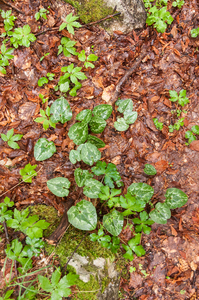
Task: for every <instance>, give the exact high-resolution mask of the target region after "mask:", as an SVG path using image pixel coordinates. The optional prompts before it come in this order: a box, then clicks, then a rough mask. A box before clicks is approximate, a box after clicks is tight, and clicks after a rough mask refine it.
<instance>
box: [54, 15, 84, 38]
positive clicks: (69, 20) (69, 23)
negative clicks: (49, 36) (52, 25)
mask: <svg viewBox="0 0 199 300" xmlns="http://www.w3.org/2000/svg"><path fill="white" fill-rule="evenodd" d="M78 19H79V17H76V16H73V14H72V13H70V14H69V15H67V17H66V19H65V21H64V22H63V23H62V24H61V25H60V27H59V31H61V30H63V29H64V28H67V30H68V32H69V33H71V34H74V27H76V28H80V27H82V25H81V24H80V23H79V22H76V20H78Z"/></svg>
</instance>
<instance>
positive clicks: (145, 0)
mask: <svg viewBox="0 0 199 300" xmlns="http://www.w3.org/2000/svg"><path fill="white" fill-rule="evenodd" d="M151 2H154V0H144V6H145V8H149V7H151V6H152V4H151Z"/></svg>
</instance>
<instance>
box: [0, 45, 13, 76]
mask: <svg viewBox="0 0 199 300" xmlns="http://www.w3.org/2000/svg"><path fill="white" fill-rule="evenodd" d="M13 51H14V49H13V48H9V49H6V45H5V44H4V43H3V44H2V45H1V54H0V72H1V73H2V74H6V70H5V68H4V67H6V66H8V65H9V62H8V60H9V59H12V58H14V56H13V55H11V53H13Z"/></svg>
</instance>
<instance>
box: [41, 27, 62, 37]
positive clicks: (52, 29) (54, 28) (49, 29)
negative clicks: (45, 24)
mask: <svg viewBox="0 0 199 300" xmlns="http://www.w3.org/2000/svg"><path fill="white" fill-rule="evenodd" d="M58 29H59V27H53V28H47V29H46V30H43V31H41V32H38V33H36V34H35V36H38V35H41V34H43V33H46V32H48V31H54V30H58Z"/></svg>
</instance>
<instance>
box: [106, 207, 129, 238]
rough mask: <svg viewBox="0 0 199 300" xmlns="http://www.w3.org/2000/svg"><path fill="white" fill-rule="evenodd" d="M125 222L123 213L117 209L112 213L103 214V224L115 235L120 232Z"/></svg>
mask: <svg viewBox="0 0 199 300" xmlns="http://www.w3.org/2000/svg"><path fill="white" fill-rule="evenodd" d="M123 223H124V217H123V215H122V214H121V213H120V212H119V211H117V210H115V209H114V210H113V211H112V212H111V213H109V214H107V215H104V216H103V226H104V227H105V228H106V230H107V231H108V232H109V233H111V234H112V235H113V236H118V235H119V234H120V232H121V231H122V228H123Z"/></svg>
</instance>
